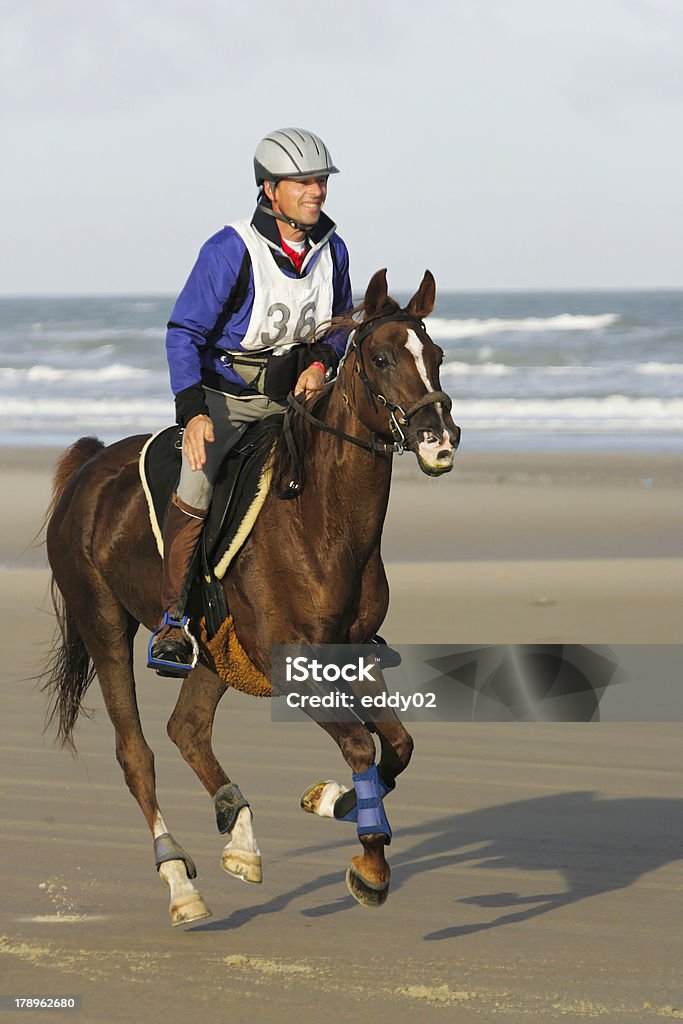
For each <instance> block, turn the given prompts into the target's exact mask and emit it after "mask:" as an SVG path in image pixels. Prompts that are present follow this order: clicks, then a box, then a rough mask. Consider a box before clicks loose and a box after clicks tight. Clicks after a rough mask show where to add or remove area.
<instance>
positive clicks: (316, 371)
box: [294, 363, 325, 399]
mask: <svg viewBox="0 0 683 1024" xmlns="http://www.w3.org/2000/svg"><path fill="white" fill-rule="evenodd" d="M324 383H325V371H324V370H321V368H320V364H319V363H313V365H312V366H309V367H308V369H307V370H304V372H303V373H302V374H300V376H299V379H298V381H297V382H296V385H295V387H294V394H295V395H300V394H302V393H303V396H304V398H305V399H306V398H311V397H312V396H313V395H314V394H315V392H316V391H317V390H318V388H320V387H322V385H323V384H324Z"/></svg>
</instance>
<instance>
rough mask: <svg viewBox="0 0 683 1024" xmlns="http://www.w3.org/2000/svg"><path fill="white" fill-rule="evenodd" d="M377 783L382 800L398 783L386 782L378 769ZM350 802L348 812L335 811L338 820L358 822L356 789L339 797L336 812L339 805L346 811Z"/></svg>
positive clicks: (341, 809) (360, 776)
mask: <svg viewBox="0 0 683 1024" xmlns="http://www.w3.org/2000/svg"><path fill="white" fill-rule="evenodd" d="M373 767H374V768H375V769H376V768H377V766H376V765H373ZM369 770H370V769H368V771H369ZM362 777H363V775H362V774H361V775H359V776H358V778H362ZM353 779H354V782H355V779H356V776H355V775H354V776H353ZM377 784H378V786H379V795H380V799H381V800H384V797H385V796H386V795H387V794H388V793H391V791H392V790H393V789H396V783H395V782H392V783H391V784H389V783H388V782H385V781H384V779H383V778H382V776H381V775H380V774H379V771H377ZM350 803H351V804H352V806H351V807H350V809H349V810H348V811H347V812H346V814H344V813H340V814H337V813H335V815H334V816H335V818H336V820H337V821H353V822H357V821H358V793H357V791H356V790H355V789H351V790H349V792H348V793H343V794H342V796H340V797H339V799H338V800H337V803H336V804H335V807H334V809H335V812H336V810H337V807H339V809H340V811H342V812H343V811H344V805H346V806H347V807H348V806H349V804H350Z"/></svg>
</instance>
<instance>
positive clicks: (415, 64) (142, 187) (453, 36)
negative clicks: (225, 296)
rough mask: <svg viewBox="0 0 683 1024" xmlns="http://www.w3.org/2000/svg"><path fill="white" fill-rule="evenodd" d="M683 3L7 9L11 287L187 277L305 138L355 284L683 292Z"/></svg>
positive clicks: (90, 289) (205, 1)
mask: <svg viewBox="0 0 683 1024" xmlns="http://www.w3.org/2000/svg"><path fill="white" fill-rule="evenodd" d="M682 54H683V3H681V2H680V0H343V2H342V0H336V2H328V0H316V2H312V0H287V2H286V3H283V2H282V0H259V2H254V0H144V2H143V3H140V2H139V0H97V2H96V3H93V0H0V133H1V134H0V293H1V294H4V295H13V294H16V295H19V294H85V293H91V294H101V293H154V292H163V293H168V294H172V293H177V292H178V291H179V289H180V287H181V286H182V284H183V282H184V280H185V278H186V277H187V274H188V272H189V270H190V268H191V266H192V264H193V262H194V259H195V257H196V253H197V251H198V250H199V247H200V246H201V244H202V243H203V241H204V240H205V239H206V238H208V237H209V236H210V235H211V234H213V233H214V232H215V231H216V230H218V229H219V228H220V227H222V226H223V225H224V224H226V223H229V222H230V221H232V220H236V219H238V218H242V217H245V216H247V215H249V214H250V213H251V211H252V209H253V206H254V201H255V198H256V190H255V185H254V179H253V170H252V158H253V152H254V149H255V147H256V145H257V143H258V141H259V139H260V138H261V137H262V136H263V135H265V134H267V133H268V132H269V131H271V130H272V129H274V128H278V127H285V126H290V125H291V126H295V127H304V128H309V129H311V130H312V131H314V132H316V133H317V134H319V135H320V136H321V137H322V138H323V139H324V140H325V142H326V143H327V145H328V148H329V149H330V151H331V153H332V156H333V159H334V161H335V163H336V165H337V166H338V167H339V168H340V171H341V173H340V174H339V175H335V176H334V178H333V179H332V180H331V182H330V190H329V196H328V201H327V207H326V210H327V212H328V213H329V215H330V216H331V217H332V218H333V220H334V221H336V223H337V224H338V227H339V233H340V234H341V235H342V237H343V238H344V239H345V241H346V242H347V245H348V247H349V250H350V254H351V274H352V280H353V283H354V288H355V290H356V291H362V290H363V289H364V287H365V285H366V283H367V281H368V279H369V277H370V276H371V274H372V273H373V272H374V271H375V270H377V269H378V268H379V267H388V271H389V283H390V286H393V288H394V289H395V290H399V289H410V288H414V287H416V286H417V284H418V283H419V280H420V278H421V276H422V273H423V271H424V269H425V268H426V267H429V268H430V269H431V270H432V272H433V273H434V274H435V276H436V279H437V282H438V284H439V287H440V288H443V289H467V290H474V289H496V290H497V289H554V288H595V289H599V288H650V287H680V286H683V244H682V239H683V160H682V159H681V158H682V155H683V131H682V130H681V123H682V122H681V113H682V106H683V105H682V100H683V59H682Z"/></svg>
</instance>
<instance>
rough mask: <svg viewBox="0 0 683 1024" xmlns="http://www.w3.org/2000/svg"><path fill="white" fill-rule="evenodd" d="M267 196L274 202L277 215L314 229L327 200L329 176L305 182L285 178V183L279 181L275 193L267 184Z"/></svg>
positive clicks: (305, 180) (308, 179)
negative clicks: (279, 214) (280, 214)
mask: <svg viewBox="0 0 683 1024" xmlns="http://www.w3.org/2000/svg"><path fill="white" fill-rule="evenodd" d="M266 195H267V196H268V198H269V199H271V200H272V203H273V210H274V211H275V212H276V213H282V214H283V215H284V216H285V217H289V218H290V219H291V220H295V221H298V223H299V224H305V225H306V226H307V227H313V226H314V225H315V224H317V223H318V220H319V219H320V213H321V211H322V208H323V203H324V202H325V199H326V198H327V176H326V175H324V176H322V177H319V178H305V179H304V180H303V181H295V180H294V179H292V178H285V179H284V181H278V183H277V185H276V186H275V189H274V191H273V190H271V188H270V184H269V183H268V182H266Z"/></svg>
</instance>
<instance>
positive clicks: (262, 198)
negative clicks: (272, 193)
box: [258, 186, 315, 235]
mask: <svg viewBox="0 0 683 1024" xmlns="http://www.w3.org/2000/svg"><path fill="white" fill-rule="evenodd" d="M270 203H271V200H270V199H269V198H268V196H266V194H265V193H264V190H263V186H261V188H260V190H259V196H258V205H259V206H260V207H261V209H262V210H263V212H264V213H267V214H268V216H269V217H274V218H275V220H281V221H282V223H283V224H289V226H290V228H294V230H295V231H303V233H304V234H305V235H310V233H311V231H313V229H314V228H315V224H300V223H299V221H298V220H292V218H291V217H286V216H285V215H284V213H276V212H275V210H274V209H273V208H272V206H271V205H270Z"/></svg>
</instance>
